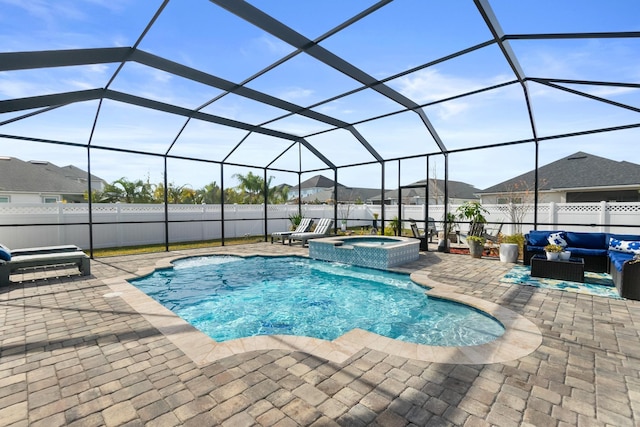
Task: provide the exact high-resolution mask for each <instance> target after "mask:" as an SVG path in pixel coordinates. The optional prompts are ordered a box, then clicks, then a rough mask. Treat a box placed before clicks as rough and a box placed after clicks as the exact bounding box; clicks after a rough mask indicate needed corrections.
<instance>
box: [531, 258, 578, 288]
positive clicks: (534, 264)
mask: <svg viewBox="0 0 640 427" xmlns="http://www.w3.org/2000/svg"><path fill="white" fill-rule="evenodd" d="M531 277H545V278H547V279H558V280H568V281H570V282H583V283H584V259H583V258H569V259H568V260H555V261H549V260H548V259H547V257H546V256H545V255H540V254H536V255H534V256H533V257H532V258H531Z"/></svg>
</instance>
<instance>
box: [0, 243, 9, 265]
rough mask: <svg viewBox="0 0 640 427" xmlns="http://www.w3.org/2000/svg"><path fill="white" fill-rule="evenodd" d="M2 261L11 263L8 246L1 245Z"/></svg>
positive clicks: (0, 254) (0, 257) (0, 256)
mask: <svg viewBox="0 0 640 427" xmlns="http://www.w3.org/2000/svg"><path fill="white" fill-rule="evenodd" d="M0 259H1V260H2V261H11V251H10V250H9V248H7V247H6V246H3V245H0Z"/></svg>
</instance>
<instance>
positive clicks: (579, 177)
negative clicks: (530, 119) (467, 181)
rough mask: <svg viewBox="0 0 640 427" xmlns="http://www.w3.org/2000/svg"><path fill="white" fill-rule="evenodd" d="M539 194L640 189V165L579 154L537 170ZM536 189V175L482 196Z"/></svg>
mask: <svg viewBox="0 0 640 427" xmlns="http://www.w3.org/2000/svg"><path fill="white" fill-rule="evenodd" d="M538 182H539V188H540V190H552V189H554V188H594V187H610V186H623V185H640V165H637V164H635V163H630V162H627V161H621V162H619V161H615V160H611V159H607V158H604V157H599V156H594V155H593V154H589V153H584V152H582V151H579V152H577V153H575V154H572V155H570V156H567V157H564V158H562V159H560V160H556V161H555V162H552V163H549V164H547V165H544V166H541V167H540V168H539V169H538ZM523 183H524V184H525V186H528V188H533V183H534V171H533V170H532V171H529V172H527V173H524V174H522V175H519V176H516V177H514V178H511V179H509V180H507V181H503V182H501V183H499V184H496V185H494V186H491V187H489V188H486V189H484V190H482V191H480V193H502V192H505V191H511V189H513V188H514V187H513V186H514V185H516V184H518V185H521V184H523Z"/></svg>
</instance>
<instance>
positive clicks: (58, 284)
mask: <svg viewBox="0 0 640 427" xmlns="http://www.w3.org/2000/svg"><path fill="white" fill-rule="evenodd" d="M229 251H233V252H234V253H241V254H253V253H268V254H300V255H306V253H307V249H301V248H299V247H289V246H287V245H270V244H268V243H260V244H251V245H243V246H232V247H226V248H212V249H207V250H204V249H203V250H192V251H184V252H174V253H170V254H167V253H157V254H147V255H136V256H126V257H112V258H100V259H96V260H93V261H92V272H93V276H91V277H89V278H86V277H80V276H75V277H63V278H59V279H55V278H49V279H47V280H35V281H33V282H31V281H26V282H24V283H20V284H14V285H12V286H10V287H5V288H1V289H0V425H2V426H14V425H15V426H26V425H30V426H39V425H46V426H47V427H52V426H56V425H71V426H74V425H77V426H91V425H106V426H116V425H118V426H120V425H130V426H133V425H159V426H165V425H166V426H170V425H187V426H189V425H193V426H207V425H224V426H245V425H246V426H253V425H265V426H294V425H314V426H331V425H342V426H365V425H382V426H404V425H415V426H426V425H434V426H435V425H456V426H457V425H463V426H489V425H497V426H521V425H531V426H569V425H581V426H592V425H593V426H607V425H610V426H634V425H640V332H639V330H640V302H637V301H626V300H613V299H607V298H601V297H592V296H588V295H582V294H574V293H568V292H559V291H550V290H544V289H537V288H532V287H527V286H517V285H506V284H503V283H500V282H499V278H500V277H501V276H502V275H503V274H504V273H505V272H507V271H508V270H509V268H510V266H509V265H507V264H502V263H500V262H497V261H496V260H493V259H480V260H477V259H472V258H471V257H469V256H463V255H453V254H440V253H434V252H429V253H426V254H422V255H421V256H420V260H419V261H418V262H416V263H415V264H412V265H411V266H409V267H408V268H410V269H415V270H422V271H424V272H427V273H428V277H429V279H432V280H435V281H437V282H440V283H443V284H445V285H450V286H453V287H455V288H456V289H457V290H458V292H460V293H461V294H464V295H468V296H473V297H477V298H480V299H482V300H485V301H488V302H490V303H495V304H498V305H500V306H502V307H504V308H508V309H510V310H512V311H514V312H516V313H518V314H520V315H522V316H524V317H525V318H526V319H528V320H529V321H531V322H532V323H533V324H535V325H536V326H537V328H538V329H539V331H540V333H541V334H542V344H541V345H540V346H539V347H537V349H535V351H533V352H532V353H530V354H528V355H525V356H522V357H519V358H518V359H516V360H510V361H506V362H501V363H489V364H481V363H479V364H459V363H442V362H429V361H425V360H419V358H407V357H401V356H398V355H397V354H393V353H394V351H392V350H394V349H389V351H388V352H385V351H381V350H379V349H370V348H363V349H359V350H358V351H356V352H355V353H354V354H353V355H350V356H349V357H348V358H347V359H346V360H344V361H336V359H335V358H333V357H329V358H324V357H320V356H318V355H316V354H313V352H307V351H299V350H298V351H297V350H290V349H286V348H279V349H275V350H269V349H259V350H255V349H250V348H245V350H248V351H237V349H236V352H235V354H233V355H231V356H228V357H221V358H220V357H218V358H216V359H215V360H213V361H204V362H203V360H194V358H193V354H197V351H196V353H194V352H193V351H192V350H193V349H194V348H195V349H196V350H197V349H199V348H202V347H203V346H210V345H211V342H210V340H208V339H202V338H201V337H200V335H198V334H193V333H192V331H189V330H185V328H183V327H181V326H180V323H179V322H178V323H176V322H175V317H174V316H173V315H171V314H170V313H167V312H164V311H162V310H159V311H153V310H147V309H146V308H145V307H147V306H144V305H141V304H143V302H142V301H135V302H134V301H133V300H131V301H129V300H128V299H127V298H129V294H127V293H126V292H124V293H122V292H119V290H118V289H119V288H118V286H121V284H119V283H121V282H122V277H124V276H128V277H132V276H133V275H134V274H140V273H141V272H145V271H151V267H153V266H155V265H156V263H160V264H162V263H164V262H166V261H165V260H166V259H167V258H168V257H170V256H174V257H175V256H179V255H192V254H200V253H227V252H229ZM26 278H28V277H26ZM141 307H142V308H141ZM141 310H144V311H143V312H144V314H140V311H141ZM158 325H160V326H158ZM184 337H187V339H185V338H184ZM189 337H195V339H192V340H188V338H189ZM193 341H196V342H193ZM398 345H399V346H401V345H402V344H401V343H399V344H398ZM305 348H306V347H305ZM436 352H437V350H436Z"/></svg>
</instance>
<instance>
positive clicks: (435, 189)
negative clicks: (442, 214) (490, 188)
mask: <svg viewBox="0 0 640 427" xmlns="http://www.w3.org/2000/svg"><path fill="white" fill-rule="evenodd" d="M426 183H427V180H424V179H423V180H421V181H416V182H414V183H412V184H409V185H406V186H404V187H403V188H402V204H405V205H424V204H425V201H426V193H427V191H426V188H425V186H426ZM478 191H480V190H479V189H477V188H476V187H474V186H473V185H470V184H467V183H465V182H460V181H449V187H448V196H449V204H452V205H458V204H462V203H464V202H466V201H473V200H478V196H477V195H476V193H477V192H478ZM384 197H385V204H386V205H397V204H398V190H397V189H395V190H389V191H387V192H385V196H384ZM367 202H368V203H372V204H374V205H379V204H380V195H379V194H378V195H376V196H374V197H371V198H370V199H368V200H367ZM443 203H444V180H441V179H436V180H433V179H430V180H429V203H428V204H430V205H441V204H443Z"/></svg>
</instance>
